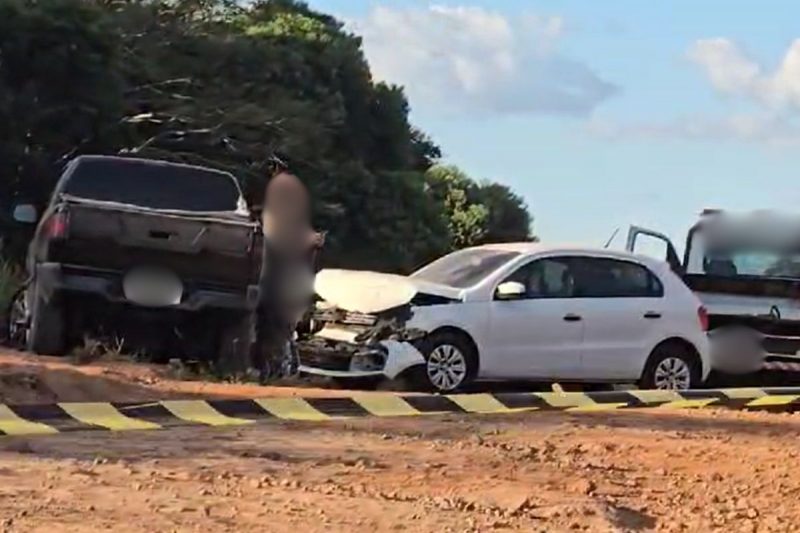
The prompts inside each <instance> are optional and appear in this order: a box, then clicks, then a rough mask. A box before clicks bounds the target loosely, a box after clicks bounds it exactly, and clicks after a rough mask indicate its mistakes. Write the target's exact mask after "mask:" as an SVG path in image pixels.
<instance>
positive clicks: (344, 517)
mask: <svg viewBox="0 0 800 533" xmlns="http://www.w3.org/2000/svg"><path fill="white" fill-rule="evenodd" d="M25 375H27V376H31V377H29V378H27V380H28V382H27V383H28V384H22V385H20V384H19V378H20V377H21V376H25ZM0 376H3V377H2V378H0V379H1V380H0V395H5V397H6V400H5V401H8V400H9V399H13V400H15V401H20V400H24V401H35V400H37V399H40V400H41V399H44V400H46V399H56V398H57V399H60V400H90V399H95V400H96V399H115V400H125V399H146V398H153V397H156V396H162V397H163V396H165V395H178V396H187V395H188V396H190V395H194V394H215V395H223V396H237V395H248V394H254V393H255V395H259V396H263V395H265V394H284V395H285V394H317V395H319V394H337V393H338V394H341V391H336V392H331V391H320V390H314V389H301V390H298V389H291V388H283V389H278V388H269V389H266V388H262V387H251V386H239V385H234V386H226V385H221V384H216V385H212V384H198V383H182V382H178V381H174V380H170V379H168V378H167V377H165V375H164V369H158V368H152V367H132V366H131V365H126V364H124V363H104V364H95V365H91V366H87V367H77V368H76V367H72V366H70V365H69V364H67V363H65V362H63V361H62V362H58V361H52V360H50V361H44V362H41V361H39V360H34V359H31V358H28V357H24V356H20V355H7V356H0ZM12 376H16V377H12ZM99 394H102V395H104V396H103V397H102V398H100V397H98V396H97V395H99ZM0 397H2V396H0ZM799 454H800V416H797V415H779V414H767V413H739V412H728V411H715V410H703V411H696V412H687V411H683V412H664V411H658V412H657V411H653V410H651V411H647V412H644V411H639V412H633V411H625V412H616V413H612V414H597V413H594V414H592V413H584V414H580V415H578V414H575V415H566V414H558V413H542V414H536V413H531V414H525V415H502V416H498V415H495V416H490V417H477V416H469V417H467V416H464V417H458V416H449V417H421V418H414V419H410V418H407V419H369V420H354V421H338V422H326V423H314V424H298V423H281V422H269V423H263V424H259V425H255V426H251V427H247V428H244V429H242V428H235V429H211V428H208V429H206V428H182V429H176V430H168V431H152V432H131V433H117V434H114V433H99V432H98V433H73V434H63V435H57V436H52V437H37V438H10V437H4V438H0V531H2V530H5V531H14V532H16V531H41V532H52V531H102V530H113V531H146V532H154V531H159V532H160V531H204V532H205V531H275V532H283V531H287V532H288V531H297V530H299V529H302V530H303V531H305V532H316V531H320V532H321V531H348V532H349V531H354V532H365V533H366V532H370V533H371V532H374V531H414V532H417V531H431V532H446V531H452V532H461V531H548V532H550V531H687V532H695V531H714V530H717V531H726V532H727V531H732V532H737V531H743V532H744V531H747V532H751V531H797V530H798V528H797V525H796V524H797V523H798V521H799V520H800V505H798V504H797V501H798V495H799V494H800V477H798V476H796V475H795V474H794V465H795V463H796V461H797V457H798V455H799Z"/></svg>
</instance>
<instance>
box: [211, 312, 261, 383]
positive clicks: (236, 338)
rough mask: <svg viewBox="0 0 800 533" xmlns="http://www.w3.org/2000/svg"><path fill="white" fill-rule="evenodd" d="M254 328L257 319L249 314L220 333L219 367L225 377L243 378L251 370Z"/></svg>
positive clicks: (236, 320) (231, 323)
mask: <svg viewBox="0 0 800 533" xmlns="http://www.w3.org/2000/svg"><path fill="white" fill-rule="evenodd" d="M254 327H255V318H254V317H253V315H250V314H248V315H246V316H245V317H242V318H237V319H235V320H234V321H233V322H230V323H229V324H228V325H226V326H225V327H224V328H223V329H222V331H221V332H220V336H219V352H218V353H219V357H218V359H217V365H218V367H219V369H220V371H221V373H222V374H223V376H242V375H244V374H246V373H247V372H248V371H249V370H251V368H252V366H253V361H252V348H253V342H254V337H255V333H254Z"/></svg>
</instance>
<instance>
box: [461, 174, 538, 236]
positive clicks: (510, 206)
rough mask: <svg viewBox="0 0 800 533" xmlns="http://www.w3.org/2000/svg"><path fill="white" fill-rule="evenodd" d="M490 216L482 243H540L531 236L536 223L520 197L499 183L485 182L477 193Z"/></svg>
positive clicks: (477, 189) (476, 195)
mask: <svg viewBox="0 0 800 533" xmlns="http://www.w3.org/2000/svg"><path fill="white" fill-rule="evenodd" d="M474 195H475V197H476V199H477V201H478V202H480V204H481V205H483V206H484V207H486V210H487V211H488V216H487V218H486V221H485V226H484V228H485V231H484V233H483V236H482V237H481V242H520V241H532V240H538V239H537V238H536V237H534V236H533V235H532V234H531V229H532V228H531V226H532V224H533V219H532V217H531V215H530V212H529V211H528V206H527V205H526V204H525V200H523V199H522V197H521V196H519V195H517V194H515V193H514V192H513V191H512V190H511V189H510V188H509V187H507V186H506V185H502V184H500V183H492V182H485V183H482V184H481V185H479V186H478V187H477V188H476V190H475V193H474Z"/></svg>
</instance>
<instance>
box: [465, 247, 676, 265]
mask: <svg viewBox="0 0 800 533" xmlns="http://www.w3.org/2000/svg"><path fill="white" fill-rule="evenodd" d="M474 249H478V250H480V249H486V250H502V251H507V252H517V253H521V254H525V255H532V254H540V253H556V254H562V253H563V254H575V255H593V256H602V257H610V258H616V259H635V260H636V261H638V262H640V263H644V264H647V265H658V264H661V263H664V261H659V260H657V259H653V258H652V257H648V256H643V255H637V254H632V253H630V252H626V251H620V250H609V249H607V248H597V247H591V246H580V245H569V244H560V245H554V244H543V243H539V242H509V243H497V244H484V245H482V246H475V247H474Z"/></svg>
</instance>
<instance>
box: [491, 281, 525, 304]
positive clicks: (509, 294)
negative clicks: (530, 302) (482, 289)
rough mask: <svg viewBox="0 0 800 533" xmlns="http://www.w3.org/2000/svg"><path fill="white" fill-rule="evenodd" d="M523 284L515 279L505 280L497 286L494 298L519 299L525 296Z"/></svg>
mask: <svg viewBox="0 0 800 533" xmlns="http://www.w3.org/2000/svg"><path fill="white" fill-rule="evenodd" d="M526 292H527V291H526V290H525V285H523V284H522V283H519V282H517V281H506V282H504V283H501V284H500V285H498V286H497V291H496V292H495V298H496V299H498V300H519V299H520V298H523V297H525V293H526Z"/></svg>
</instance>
